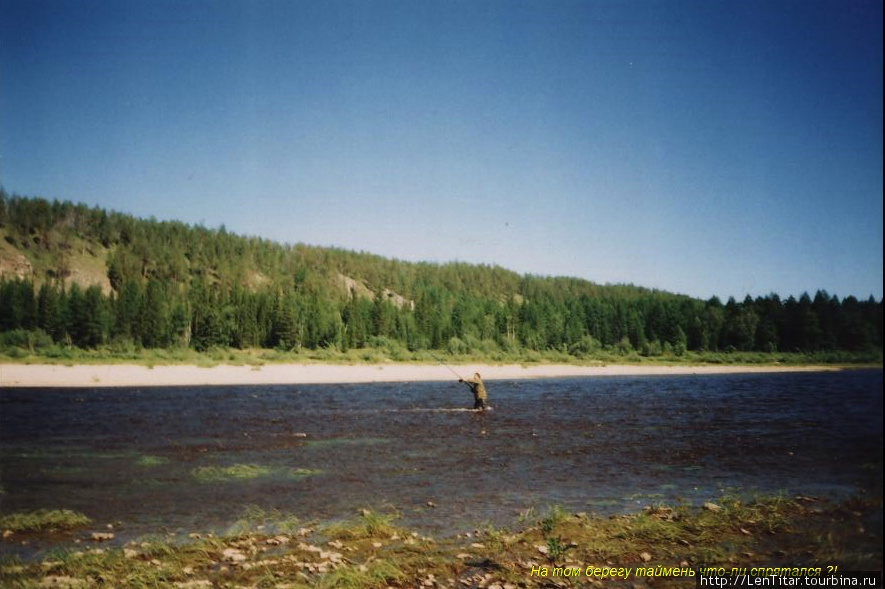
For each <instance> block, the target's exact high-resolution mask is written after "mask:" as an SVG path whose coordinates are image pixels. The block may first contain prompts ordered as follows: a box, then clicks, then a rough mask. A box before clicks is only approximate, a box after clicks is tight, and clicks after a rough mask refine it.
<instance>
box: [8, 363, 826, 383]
mask: <svg viewBox="0 0 885 589" xmlns="http://www.w3.org/2000/svg"><path fill="white" fill-rule="evenodd" d="M825 370H838V368H835V367H826V366H719V365H717V366H660V365H650V366H642V365H609V366H571V365H559V364H550V365H537V366H519V365H501V366H491V365H462V366H452V367H447V366H442V365H439V364H437V365H415V364H385V365H377V364H376V365H368V364H363V365H338V364H268V365H264V366H228V365H219V366H213V367H210V368H202V367H198V366H155V367H153V368H151V367H147V366H137V365H127V364H112V365H76V366H59V365H48V364H47V365H42V364H0V386H4V387H118V386H176V385H178V386H200V385H275V384H323V383H366V382H416V381H445V380H452V379H454V378H455V373H457V374H458V375H461V376H464V377H469V376H470V375H472V374H473V373H474V372H477V371H478V372H480V373H481V374H482V377H483V379H485V380H507V379H525V378H561V377H585V376H634V375H635V376H645V375H648V376H651V375H684V374H736V373H762V372H809V371H825Z"/></svg>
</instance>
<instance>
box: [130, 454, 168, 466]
mask: <svg viewBox="0 0 885 589" xmlns="http://www.w3.org/2000/svg"><path fill="white" fill-rule="evenodd" d="M167 462H169V459H168V458H165V457H163V456H151V455H144V456H142V457H140V458H139V459H138V461H137V463H138V465H139V466H145V467H152V466H162V465H164V464H166V463H167Z"/></svg>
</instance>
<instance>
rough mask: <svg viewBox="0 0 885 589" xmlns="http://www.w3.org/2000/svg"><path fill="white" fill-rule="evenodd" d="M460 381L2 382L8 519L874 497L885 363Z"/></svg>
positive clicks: (485, 518)
mask: <svg viewBox="0 0 885 589" xmlns="http://www.w3.org/2000/svg"><path fill="white" fill-rule="evenodd" d="M487 385H488V389H489V394H490V404H491V405H492V407H493V409H492V410H491V411H487V412H473V411H468V410H465V409H466V408H469V407H471V406H472V398H471V396H470V392H469V390H467V389H466V387H464V386H463V385H459V384H458V383H454V382H433V383H389V384H369V385H366V384H358V385H357V384H352V385H309V386H308V385H298V386H294V385H293V386H270V387H257V386H230V387H157V388H95V389H24V388H0V486H2V495H0V513H2V514H7V513H12V512H16V511H23V510H31V509H38V508H67V509H74V510H77V511H81V512H83V513H85V514H87V515H88V516H89V517H91V518H92V519H93V520H94V521H96V522H97V523H100V524H104V523H105V522H107V523H111V524H113V525H114V526H115V529H116V530H118V534H119V535H120V536H121V537H122V538H132V537H138V536H139V535H142V534H153V533H172V534H176V533H177V534H184V533H187V532H193V531H196V532H205V531H223V530H225V529H227V528H228V526H230V525H231V523H232V522H234V521H236V519H237V518H238V517H240V516H241V515H242V514H243V512H244V509H245V508H246V506H249V505H257V506H259V507H261V508H263V509H265V510H273V509H276V510H280V511H281V512H284V513H287V514H293V515H295V516H297V517H298V518H300V519H302V520H304V521H311V520H329V519H336V518H347V517H353V516H354V515H355V514H356V512H357V510H358V509H361V508H370V509H374V510H380V511H385V512H396V513H397V514H399V516H400V523H402V524H404V525H407V526H410V527H413V528H415V529H419V530H424V531H426V532H432V533H436V534H454V533H458V532H461V531H466V530H472V529H473V528H474V527H476V526H477V525H483V524H486V523H489V524H495V525H508V524H512V523H514V522H515V521H516V519H517V516H518V514H520V513H525V512H526V510H529V509H532V508H534V509H535V510H543V509H545V508H546V507H548V506H550V505H553V504H557V505H561V506H563V507H565V508H566V509H569V510H571V511H585V512H594V513H598V514H611V513H620V512H633V511H637V510H638V509H640V508H641V507H642V506H644V505H649V504H674V503H677V502H687V503H695V504H696V503H702V502H704V501H709V500H714V501H715V500H716V499H717V498H719V497H722V496H723V495H734V494H737V495H744V496H746V495H753V494H756V493H762V494H773V493H788V494H802V495H814V496H826V497H835V498H839V497H845V496H850V495H856V494H872V495H876V496H879V495H881V492H882V429H883V428H882V424H883V418H882V371H881V370H862V371H846V372H832V373H830V372H827V373H785V374H745V375H715V376H710V375H704V376H679V377H675V376H671V377H594V378H569V379H549V380H548V379H543V380H522V381H490V382H488V383H487Z"/></svg>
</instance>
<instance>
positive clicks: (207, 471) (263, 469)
mask: <svg viewBox="0 0 885 589" xmlns="http://www.w3.org/2000/svg"><path fill="white" fill-rule="evenodd" d="M322 472H323V471H321V470H318V469H311V468H273V467H270V466H265V465H262V464H233V465H231V466H200V467H197V468H195V469H193V471H191V474H192V475H193V477H194V478H195V479H197V480H198V481H200V482H206V483H208V482H223V481H235V480H248V479H258V478H283V479H301V478H305V477H309V476H314V475H318V474H322Z"/></svg>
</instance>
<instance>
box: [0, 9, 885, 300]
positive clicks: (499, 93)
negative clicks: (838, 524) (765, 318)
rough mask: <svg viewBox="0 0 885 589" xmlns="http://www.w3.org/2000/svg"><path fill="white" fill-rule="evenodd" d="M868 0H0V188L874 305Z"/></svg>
mask: <svg viewBox="0 0 885 589" xmlns="http://www.w3.org/2000/svg"><path fill="white" fill-rule="evenodd" d="M882 20H883V16H882V2H881V0H832V1H825V2H820V1H815V0H802V1H799V0H795V1H784V0H761V1H752V0H751V1H744V0H741V1H730V0H729V1H720V0H667V1H653V0H642V1H630V0H583V1H577V2H571V1H565V0H543V1H542V0H532V1H520V0H500V1H489V0H464V1H459V0H440V1H429V0H402V1H393V0H392V1H371V0H353V1H339V0H315V1H293V0H284V1H265V0H254V1H253V0H227V1H221V0H211V1H210V0H200V1H187V0H185V1H180V0H175V1H164V0H119V1H114V0H108V1H101V2H98V1H94V0H77V1H76V2H72V1H70V0H57V1H48V2H47V1H43V0H2V2H0V153H2V184H3V186H4V187H5V188H6V190H7V191H9V192H14V193H18V194H22V195H30V196H43V197H47V198H58V199H63V200H72V201H74V202H83V203H86V204H89V205H98V206H101V207H104V208H108V209H114V210H118V211H122V212H127V213H132V214H134V215H137V216H141V217H151V216H153V217H156V218H157V219H178V220H182V221H185V222H188V223H202V224H204V225H205V226H208V227H218V226H219V225H221V224H224V225H225V226H226V227H227V228H228V230H230V231H233V232H237V233H242V234H250V235H258V236H262V237H266V238H270V239H274V240H278V241H282V242H288V243H297V242H301V243H308V244H313V245H333V246H338V247H342V248H346V249H353V250H363V251H369V252H372V253H376V254H380V255H383V256H387V257H394V258H398V259H403V260H427V261H438V262H445V261H451V260H461V261H466V262H475V263H486V264H497V265H500V266H503V267H505V268H509V269H512V270H515V271H517V272H520V273H531V274H540V275H568V276H577V277H582V278H586V279H589V280H592V281H595V282H599V283H633V284H637V285H641V286H647V287H652V288H660V289H665V290H669V291H673V292H678V293H685V294H689V295H692V296H697V297H701V298H708V297H710V296H713V295H716V296H719V297H720V298H722V299H725V298H727V297H729V296H734V297H736V298H738V299H741V298H743V297H744V296H745V295H746V294H750V295H753V296H756V295H764V294H768V293H770V292H776V293H778V294H780V295H781V296H783V297H786V296H789V295H796V296H798V295H800V294H802V292H804V291H808V292H810V293H812V294H813V293H814V291H815V290H817V289H826V290H827V291H829V292H830V293H831V294H836V295H839V296H840V297H845V296H848V295H854V296H857V297H859V298H866V297H868V296H869V295H871V294H872V295H874V296H875V297H876V298H877V299H878V298H881V297H882V280H883V279H882V265H883V263H882V249H883V244H882V199H883V183H882V142H883V137H882Z"/></svg>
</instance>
